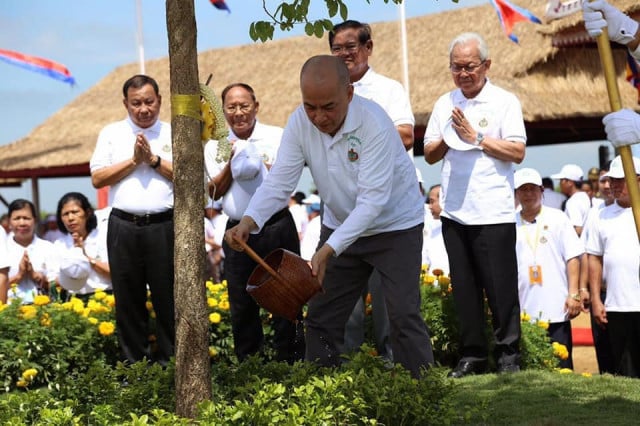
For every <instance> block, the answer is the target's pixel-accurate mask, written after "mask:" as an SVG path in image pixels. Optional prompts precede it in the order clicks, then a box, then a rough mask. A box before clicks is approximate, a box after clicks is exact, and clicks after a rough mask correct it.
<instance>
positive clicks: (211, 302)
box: [207, 297, 218, 308]
mask: <svg viewBox="0 0 640 426" xmlns="http://www.w3.org/2000/svg"><path fill="white" fill-rule="evenodd" d="M207 305H208V306H209V307H210V308H215V307H216V306H218V300H216V298H215V297H208V298H207Z"/></svg>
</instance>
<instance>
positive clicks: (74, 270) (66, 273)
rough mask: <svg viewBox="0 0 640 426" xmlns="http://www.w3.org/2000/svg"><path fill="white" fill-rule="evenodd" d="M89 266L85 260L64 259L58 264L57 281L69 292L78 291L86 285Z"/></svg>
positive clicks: (89, 270) (89, 271)
mask: <svg viewBox="0 0 640 426" xmlns="http://www.w3.org/2000/svg"><path fill="white" fill-rule="evenodd" d="M90 273H91V265H90V264H89V261H88V260H87V259H86V258H84V257H83V258H82V259H79V258H78V257H66V258H64V259H62V261H61V262H60V273H59V274H58V281H59V282H60V285H61V286H62V287H63V288H65V289H67V290H69V291H78V290H80V289H81V288H82V287H84V286H85V284H87V278H89V274H90Z"/></svg>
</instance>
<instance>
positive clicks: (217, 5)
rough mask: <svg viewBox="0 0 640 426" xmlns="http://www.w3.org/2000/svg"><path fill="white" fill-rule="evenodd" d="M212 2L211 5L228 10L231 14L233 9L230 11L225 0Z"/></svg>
mask: <svg viewBox="0 0 640 426" xmlns="http://www.w3.org/2000/svg"><path fill="white" fill-rule="evenodd" d="M210 1H211V4H212V5H213V6H214V7H215V8H216V9H220V10H226V11H227V12H229V13H231V9H229V6H227V4H226V3H225V2H224V0H210Z"/></svg>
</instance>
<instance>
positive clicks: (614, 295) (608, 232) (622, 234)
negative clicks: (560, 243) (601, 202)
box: [587, 202, 640, 312]
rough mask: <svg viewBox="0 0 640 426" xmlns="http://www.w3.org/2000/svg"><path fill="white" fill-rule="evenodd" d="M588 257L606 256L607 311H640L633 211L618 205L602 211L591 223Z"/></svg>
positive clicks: (638, 257)
mask: <svg viewBox="0 0 640 426" xmlns="http://www.w3.org/2000/svg"><path fill="white" fill-rule="evenodd" d="M587 253H589V254H593V255H596V256H602V263H603V268H602V279H603V281H606V283H607V298H606V300H605V302H604V305H605V308H606V309H607V311H612V312H638V311H640V278H639V276H638V271H640V243H638V238H636V227H635V222H634V219H633V212H632V211H631V208H630V207H629V208H624V207H621V206H620V205H619V204H618V203H617V202H616V203H613V204H611V205H610V206H607V207H604V208H602V209H600V211H599V214H598V216H597V218H596V219H595V220H594V221H593V222H590V223H589V235H588V237H587Z"/></svg>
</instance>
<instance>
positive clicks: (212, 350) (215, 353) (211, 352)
mask: <svg viewBox="0 0 640 426" xmlns="http://www.w3.org/2000/svg"><path fill="white" fill-rule="evenodd" d="M216 356H218V350H217V349H216V348H214V347H213V346H209V357H210V358H215V357H216Z"/></svg>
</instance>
